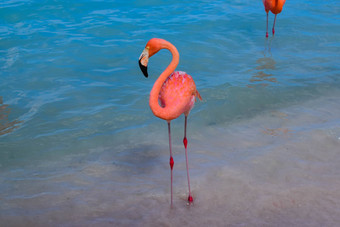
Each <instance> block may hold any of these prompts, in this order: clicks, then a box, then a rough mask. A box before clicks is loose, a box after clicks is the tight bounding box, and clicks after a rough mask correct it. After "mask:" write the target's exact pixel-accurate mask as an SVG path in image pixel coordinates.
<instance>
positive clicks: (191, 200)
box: [188, 195, 194, 203]
mask: <svg viewBox="0 0 340 227" xmlns="http://www.w3.org/2000/svg"><path fill="white" fill-rule="evenodd" d="M188 202H189V203H193V202H194V198H192V196H191V195H189V197H188Z"/></svg>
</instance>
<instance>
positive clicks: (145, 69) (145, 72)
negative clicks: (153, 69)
mask: <svg viewBox="0 0 340 227" xmlns="http://www.w3.org/2000/svg"><path fill="white" fill-rule="evenodd" d="M138 63H139V68H140V70H142V72H143V74H144V76H145V77H146V78H147V77H148V67H145V66H144V65H142V63H140V61H138Z"/></svg>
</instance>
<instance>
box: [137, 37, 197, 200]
mask: <svg viewBox="0 0 340 227" xmlns="http://www.w3.org/2000/svg"><path fill="white" fill-rule="evenodd" d="M161 49H168V50H169V51H170V52H171V54H172V61H171V63H170V64H169V65H168V67H167V68H166V69H165V70H164V72H162V74H161V75H160V76H159V77H158V79H157V80H156V82H155V84H154V85H153V88H152V90H151V92H150V100H149V105H150V108H151V110H152V112H153V114H154V115H155V116H156V117H159V118H161V119H163V120H166V121H167V122H168V133H169V149H170V171H171V206H172V200H173V199H172V197H173V196H172V194H173V193H172V170H173V165H174V159H173V157H172V150H171V131H170V121H171V120H173V119H176V118H178V117H179V116H180V115H181V114H183V113H184V115H185V122H184V139H183V144H184V147H185V157H186V167H187V177H188V187H189V196H188V201H189V203H191V202H193V198H192V195H191V191H190V178H189V166H188V165H189V164H188V152H187V143H188V140H187V137H186V132H187V117H188V115H189V112H190V110H191V109H192V108H193V107H194V104H195V101H196V97H197V98H199V99H200V100H202V98H201V95H200V94H199V93H198V91H197V90H196V85H195V82H194V80H193V79H192V77H191V76H190V75H188V74H186V73H185V72H174V70H175V69H176V67H177V65H178V62H179V53H178V51H177V49H176V47H175V46H174V45H172V44H171V43H170V42H168V41H166V40H164V39H158V38H153V39H150V40H149V42H148V43H147V44H146V46H145V49H144V50H143V52H142V54H141V56H140V57H139V67H140V69H141V70H142V72H143V74H144V76H145V77H148V72H147V65H148V61H149V58H150V57H151V56H152V55H154V54H156V53H157V52H158V51H159V50H161Z"/></svg>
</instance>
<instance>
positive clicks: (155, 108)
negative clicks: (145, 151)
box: [149, 39, 179, 122]
mask: <svg viewBox="0 0 340 227" xmlns="http://www.w3.org/2000/svg"><path fill="white" fill-rule="evenodd" d="M159 42H160V44H161V48H160V49H168V50H169V51H170V52H171V54H172V60H171V62H170V64H169V65H168V67H166V69H165V70H164V71H163V72H162V73H161V75H160V76H159V77H158V79H157V80H156V82H155V84H154V85H153V88H152V90H151V92H150V100H149V105H150V108H151V110H152V112H153V114H154V115H155V116H157V117H159V118H162V119H164V120H167V121H168V122H170V121H171V120H172V119H173V118H172V117H171V116H169V113H168V111H167V108H168V107H167V106H165V107H164V108H163V107H161V106H160V105H159V103H158V97H159V93H160V91H161V88H162V86H163V83H164V82H165V80H166V79H167V78H168V76H169V75H170V74H171V73H173V72H174V71H175V69H176V67H177V65H178V62H179V53H178V51H177V49H176V47H175V46H174V45H172V44H171V43H169V42H168V41H165V40H161V39H160V40H159Z"/></svg>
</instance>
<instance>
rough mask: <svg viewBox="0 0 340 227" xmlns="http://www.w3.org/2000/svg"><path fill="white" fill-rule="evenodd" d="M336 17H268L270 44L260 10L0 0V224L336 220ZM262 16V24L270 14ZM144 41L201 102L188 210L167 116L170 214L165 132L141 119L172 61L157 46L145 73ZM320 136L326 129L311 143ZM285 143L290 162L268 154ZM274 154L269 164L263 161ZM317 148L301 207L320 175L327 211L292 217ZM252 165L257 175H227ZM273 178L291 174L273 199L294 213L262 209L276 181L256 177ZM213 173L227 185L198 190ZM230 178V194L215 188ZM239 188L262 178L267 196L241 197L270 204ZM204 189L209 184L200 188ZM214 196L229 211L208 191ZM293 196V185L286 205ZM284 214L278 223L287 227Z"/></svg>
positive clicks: (160, 124) (193, 123)
mask: <svg viewBox="0 0 340 227" xmlns="http://www.w3.org/2000/svg"><path fill="white" fill-rule="evenodd" d="M339 15H340V3H339V2H338V1H335V0H331V1H302V0H297V1H287V2H286V4H285V6H284V9H283V11H282V13H281V14H279V15H278V17H277V23H276V34H275V37H273V36H272V35H271V34H270V36H269V38H268V39H266V38H265V28H266V24H265V23H266V14H265V11H264V9H263V5H262V1H251V0H249V1H213V2H211V1H153V0H146V1H99V0H98V1H94V0H93V1H71V2H66V1H27V0H26V1H20V0H17V1H15V0H13V1H8V0H3V1H2V2H1V3H0V70H1V71H0V176H1V178H0V203H1V207H0V224H1V223H10V225H13V226H17V225H19V226H20V225H21V226H24V225H25V224H27V223H30V224H32V225H41V226H44V225H45V224H49V225H66V226H68V225H80V226H84V225H85V226H91V225H97V224H98V225H111V224H115V225H126V226H129V225H142V226H143V225H152V224H154V225H159V224H161V225H169V226H172V225H180V224H183V223H184V224H189V225H190V222H188V221H186V217H187V216H192V217H194V219H195V220H197V221H196V222H193V225H194V224H195V225H197V223H201V224H203V222H202V213H204V214H206V213H207V212H208V211H211V210H214V209H215V207H217V208H216V209H218V210H224V212H226V213H223V217H225V218H221V217H220V216H221V214H222V213H219V212H210V213H209V212H208V213H209V215H210V216H209V215H208V219H204V220H208V221H205V222H204V223H205V224H214V225H220V226H224V225H225V224H230V225H232V226H234V225H235V226H237V225H242V224H245V225H249V224H250V225H253V226H254V225H259V226H263V225H268V226H273V225H280V224H282V223H286V224H287V223H288V224H293V225H296V226H298V225H299V224H302V225H303V224H306V223H307V224H311V225H312V226H313V225H315V226H317V225H318V223H319V224H321V225H323V224H324V226H332V224H334V223H336V221H337V220H336V215H335V213H336V212H339V206H338V205H334V204H338V203H339V202H340V195H339V193H335V194H332V193H333V192H334V191H336V190H335V189H336V188H338V189H339V187H340V185H339V180H336V179H333V178H332V177H334V176H336V174H335V173H338V172H339V170H336V168H335V165H336V161H338V160H339V159H340V157H339V154H338V153H339V149H338V148H339V146H340V143H339V141H340V129H339V128H340V117H339V115H338V113H339V109H340V101H339V94H340V62H339V59H340V39H339V37H340V16H339ZM269 19H270V20H269V28H271V26H272V23H273V19H274V16H273V15H272V14H270V16H269ZM270 30H271V29H270ZM152 37H159V38H163V39H166V40H168V41H170V42H172V43H173V44H174V45H175V46H176V47H177V49H178V50H179V53H180V63H179V66H178V68H177V70H181V71H185V72H187V73H188V74H190V75H192V76H193V78H194V80H195V83H196V85H197V88H198V90H199V92H200V93H201V95H202V97H203V102H198V103H196V106H195V108H194V109H193V110H192V112H191V114H190V116H189V122H188V124H189V129H188V133H189V134H188V139H189V149H190V154H189V155H190V157H191V158H192V160H190V163H191V165H192V169H191V174H192V181H193V191H194V194H195V195H197V200H196V201H197V202H196V203H195V206H193V207H190V209H186V205H185V201H183V200H182V198H184V197H185V193H186V181H185V179H186V178H185V177H186V175H185V174H186V173H185V170H184V169H185V166H184V165H183V163H184V161H185V160H184V154H183V148H182V144H181V139H182V136H183V123H184V118H183V117H180V118H179V119H177V120H174V121H173V122H172V127H173V129H172V133H173V145H174V150H175V151H174V152H175V163H176V164H175V168H177V170H178V172H176V173H175V177H177V178H176V179H175V185H174V186H175V190H176V191H175V204H178V205H177V206H178V207H177V210H176V208H175V209H174V210H170V211H169V206H168V205H169V169H168V156H169V154H168V141H167V127H166V122H164V121H162V120H160V119H158V118H156V117H154V116H153V115H152V112H151V110H150V109H149V106H148V96H149V92H150V90H151V88H152V85H153V83H154V81H155V79H156V78H157V76H158V75H159V74H160V73H161V72H162V70H164V69H165V67H166V66H167V64H168V63H169V62H170V60H171V55H170V53H169V52H167V51H165V50H163V51H160V52H159V53H158V54H157V55H155V56H154V57H152V58H151V59H150V62H149V78H148V79H146V78H144V77H143V75H142V73H141V72H140V69H139V67H138V57H139V56H140V54H141V52H142V50H143V49H144V46H145V44H146V42H147V41H148V40H149V39H150V38H152ZM313 101H315V102H316V103H311V102H313ZM306 103H307V104H306ZM273 117H274V119H273ZM275 117H276V118H275ZM297 119H298V120H297ZM287 122H289V123H287ZM267 124H268V125H267ZM285 124H287V125H285ZM307 129H308V130H307ZM322 130H324V131H322ZM320 131H322V132H324V133H325V134H324V135H323V134H322V135H323V136H322V135H321V136H320V137H319V136H317V135H316V132H320ZM327 136H328V137H327ZM309 137H311V138H314V139H313V140H312V141H313V142H315V141H319V139H320V138H324V137H325V140H321V139H320V140H321V141H319V142H318V144H324V146H323V147H321V148H320V149H316V150H315V149H313V148H315V146H312V147H310V148H305V147H304V143H303V142H301V141H305V140H306V139H307V138H309ZM231 138H233V139H232V140H231ZM296 143H297V144H296ZM305 143H307V144H308V143H309V141H308V140H307V141H305ZM273 144H274V145H275V147H274V148H273V146H274V145H273ZM285 144H288V145H287V146H286V145H285ZM292 146H296V147H297V148H295V149H294V151H295V152H291V153H290V152H288V154H281V153H280V152H279V151H280V148H281V147H285V149H286V148H287V147H292ZM300 148H301V149H300ZM287 149H288V148H287ZM300 150H304V151H306V152H302V153H301V154H300V153H299V151H300ZM272 151H273V153H271V152H272ZM275 151H277V152H278V154H280V155H278V156H277V157H279V159H275V158H273V157H274V156H275V155H274V154H275ZM307 151H310V153H309V152H307ZM327 151H328V152H329V153H328V152H327ZM319 152H325V153H324V154H323V157H327V158H325V159H322V158H321V157H320V158H317V160H318V161H320V159H321V160H322V161H323V162H322V166H325V168H326V166H327V168H330V169H327V170H329V171H325V173H324V172H322V171H319V169H318V170H316V171H315V172H314V173H315V174H316V177H315V178H313V177H312V179H311V180H310V182H308V183H306V185H310V184H315V185H314V186H315V187H316V188H317V190H315V191H313V190H312V189H310V190H312V191H311V193H310V198H313V196H314V197H315V196H316V195H319V194H320V198H322V196H321V195H324V194H323V191H321V189H320V188H319V187H323V186H324V184H325V182H321V181H319V178H322V179H325V178H327V179H329V180H330V182H332V184H330V185H333V187H334V190H333V188H332V187H331V186H329V187H330V188H332V190H330V191H327V190H326V191H325V193H326V194H327V193H328V195H330V198H327V199H329V200H330V201H329V204H327V203H325V204H324V203H323V202H319V201H318V200H317V201H313V200H312V199H307V198H305V199H304V200H303V201H302V202H301V201H300V202H301V203H300V204H302V205H301V206H303V205H305V207H304V208H305V209H304V210H303V211H304V212H301V215H300V216H298V218H297V217H296V216H292V215H293V214H291V213H288V214H287V210H293V211H294V212H293V211H292V212H293V213H294V214H295V213H298V214H299V209H298V198H301V197H300V196H296V198H295V197H294V198H293V199H292V198H291V197H289V195H291V194H294V192H292V191H290V190H289V189H291V188H294V187H296V186H297V185H299V184H298V183H297V182H300V181H299V179H306V175H308V173H309V172H310V170H311V169H313V168H314V167H315V166H319V165H321V164H320V163H315V160H314V159H313V157H319V156H318V155H321V154H320V153H319ZM297 154H300V155H298V156H295V155H297ZM327 154H328V155H327ZM281 155H282V156H281ZM286 155H287V157H286ZM261 157H264V159H265V161H264V160H263V159H261ZM283 157H285V158H283ZM286 158H287V160H286V161H287V162H288V163H297V164H296V165H300V166H299V168H298V169H297V170H296V171H293V172H290V171H291V169H292V166H290V165H287V164H286V162H284V161H282V160H285V159H286ZM267 159H268V160H267ZM279 160H281V161H279ZM255 162H256V163H259V166H261V167H262V168H260V167H258V168H259V169H258V168H256V167H254V168H251V169H249V172H246V173H243V172H242V174H240V172H238V171H241V170H244V169H247V168H250V167H249V165H250V164H251V163H252V164H254V163H255ZM279 164H282V165H279ZM228 166H229V167H230V168H228ZM231 166H233V167H235V166H238V167H239V168H240V169H233V168H232V167H231ZM300 167H301V168H300ZM332 167H334V168H332ZM235 168H236V167H235ZM277 168H279V169H280V171H279V172H278V174H283V175H285V178H284V179H286V178H287V177H288V178H289V177H292V176H294V177H296V179H295V178H294V179H295V180H292V181H290V184H289V186H287V187H284V186H283V187H284V188H286V189H287V190H286V191H284V194H285V195H284V196H283V197H284V198H287V197H289V198H290V200H289V201H293V200H294V201H295V202H294V203H293V202H290V203H289V206H295V205H296V207H294V209H292V208H291V207H290V208H289V209H288V208H287V207H288V205H287V204H286V203H287V202H282V200H284V199H282V197H280V198H281V200H280V199H277V197H275V196H273V201H272V200H271V197H270V196H271V195H272V194H271V193H270V192H271V190H270V189H272V190H273V191H275V190H276V188H275V187H276V186H275V183H273V182H271V180H273V179H280V177H278V176H277V175H275V174H274V175H268V176H267V178H266V174H264V173H268V174H269V173H271V172H275V171H274V170H275V169H277ZM293 169H294V168H293ZM322 169H323V167H322ZM337 169H338V168H337ZM323 170H326V169H323ZM263 171H264V172H263ZM266 171H268V172H266ZM321 172H322V173H321ZM222 173H223V174H222ZM327 173H328V174H330V175H327ZM256 176H257V177H258V178H257V177H256ZM280 176H281V175H280ZM219 177H222V178H221V179H228V180H226V184H222V183H220V182H223V180H221V179H220V180H217V181H214V180H211V178H217V179H219ZM228 177H229V178H230V177H231V178H232V179H231V181H233V182H234V183H235V182H236V183H235V184H234V186H230V184H229V183H227V181H228V182H230V181H229V180H230V179H229V178H228ZM248 179H252V180H253V181H254V182H252V183H249V182H248V181H247V180H248ZM242 180H244V181H247V184H249V185H252V186H254V188H255V189H258V187H257V186H259V185H260V184H261V185H263V183H264V182H266V186H267V187H268V190H269V192H265V193H264V194H261V192H262V191H265V190H258V191H256V193H254V194H256V195H257V196H255V197H256V198H267V197H268V198H269V200H270V202H269V203H266V202H264V203H262V202H261V201H267V200H265V199H263V200H260V202H259V200H256V199H253V197H251V198H247V199H248V201H250V202H249V203H248V204H247V205H245V201H244V200H243V199H244V198H245V197H244V195H249V194H252V192H254V190H255V189H254V188H252V186H249V187H250V188H251V190H248V191H247V190H246V189H244V188H245V186H244V185H243V184H237V182H239V181H242ZM261 180H262V181H263V182H262V181H261ZM259 182H260V183H259ZM270 182H271V183H272V184H271V183H270ZM280 182H281V181H280ZM328 183H329V182H328ZM212 184H215V187H214V188H215V189H213V190H211V189H210V188H209V187H207V185H212ZM257 184H259V185H257ZM228 185H229V186H230V187H228ZM306 185H303V187H305V186H306ZM232 187H234V188H232ZM306 187H307V186H306ZM222 189H223V190H224V192H228V195H229V196H230V195H231V194H232V193H233V192H235V191H237V192H238V193H240V194H238V195H237V196H234V197H233V196H231V197H233V198H234V200H232V198H230V197H225V196H226V193H224V192H223V190H222ZM304 189H306V188H304ZM242 190H245V191H242ZM306 190H307V191H308V190H309V189H308V188H307V189H306ZM241 191H242V193H244V194H242V193H241ZM301 191H303V190H301ZM212 192H215V193H216V194H217V195H219V196H220V197H222V198H225V199H226V202H228V201H230V200H231V201H230V204H233V205H235V206H233V208H231V207H230V205H223V204H220V203H218V202H216V200H214V199H213V198H214V197H213V198H211V197H207V194H209V195H211V193H212ZM295 192H296V191H295ZM299 193H300V191H298V189H297V192H296V193H295V195H296V194H299ZM301 193H302V192H301ZM313 193H314V194H313ZM318 193H319V194H318ZM302 194H303V193H302ZM266 196H267V197H266ZM255 197H254V198H255ZM176 198H177V200H176ZM308 198H309V197H308ZM301 200H302V199H301ZM217 201H218V200H217ZM280 201H281V202H280ZM284 201H287V200H284ZM311 201H312V202H311ZM282 203H283V205H282ZM295 203H296V204H295ZM268 204H270V205H271V206H273V208H272V209H271V208H270V209H269V208H268V207H267V205H268ZM320 204H322V205H320ZM181 205H183V207H184V208H183V207H182V206H181ZM268 206H269V205H268ZM309 207H310V209H311V210H308V209H309ZM325 207H326V208H327V207H328V208H329V209H331V210H333V212H334V213H332V212H325V213H324V214H322V217H320V218H315V220H314V219H313V218H314V217H316V216H315V215H314V216H313V215H311V214H314V212H316V211H317V210H320V209H324V208H325ZM192 208H193V209H192ZM267 208H268V209H267ZM284 208H287V209H284ZM195 209H196V210H195ZM250 210H252V212H251V211H250ZM283 210H284V211H283ZM177 211H178V213H176V212H177ZM228 211H229V212H228ZM327 214H328V216H327ZM173 216H176V217H177V219H176V220H177V222H173V219H174V217H173ZM310 216H312V217H310ZM156 217H159V219H157V218H156ZM235 217H240V219H235ZM209 218H210V219H209ZM288 218H290V220H291V222H284V220H287V219H288ZM200 220H201V221H200ZM209 220H211V222H210V221H209ZM316 220H320V221H319V222H318V221H316ZM143 223H144V224H143ZM155 223H156V224H155ZM311 225H309V226H311ZM299 226H301V225H299Z"/></svg>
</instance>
